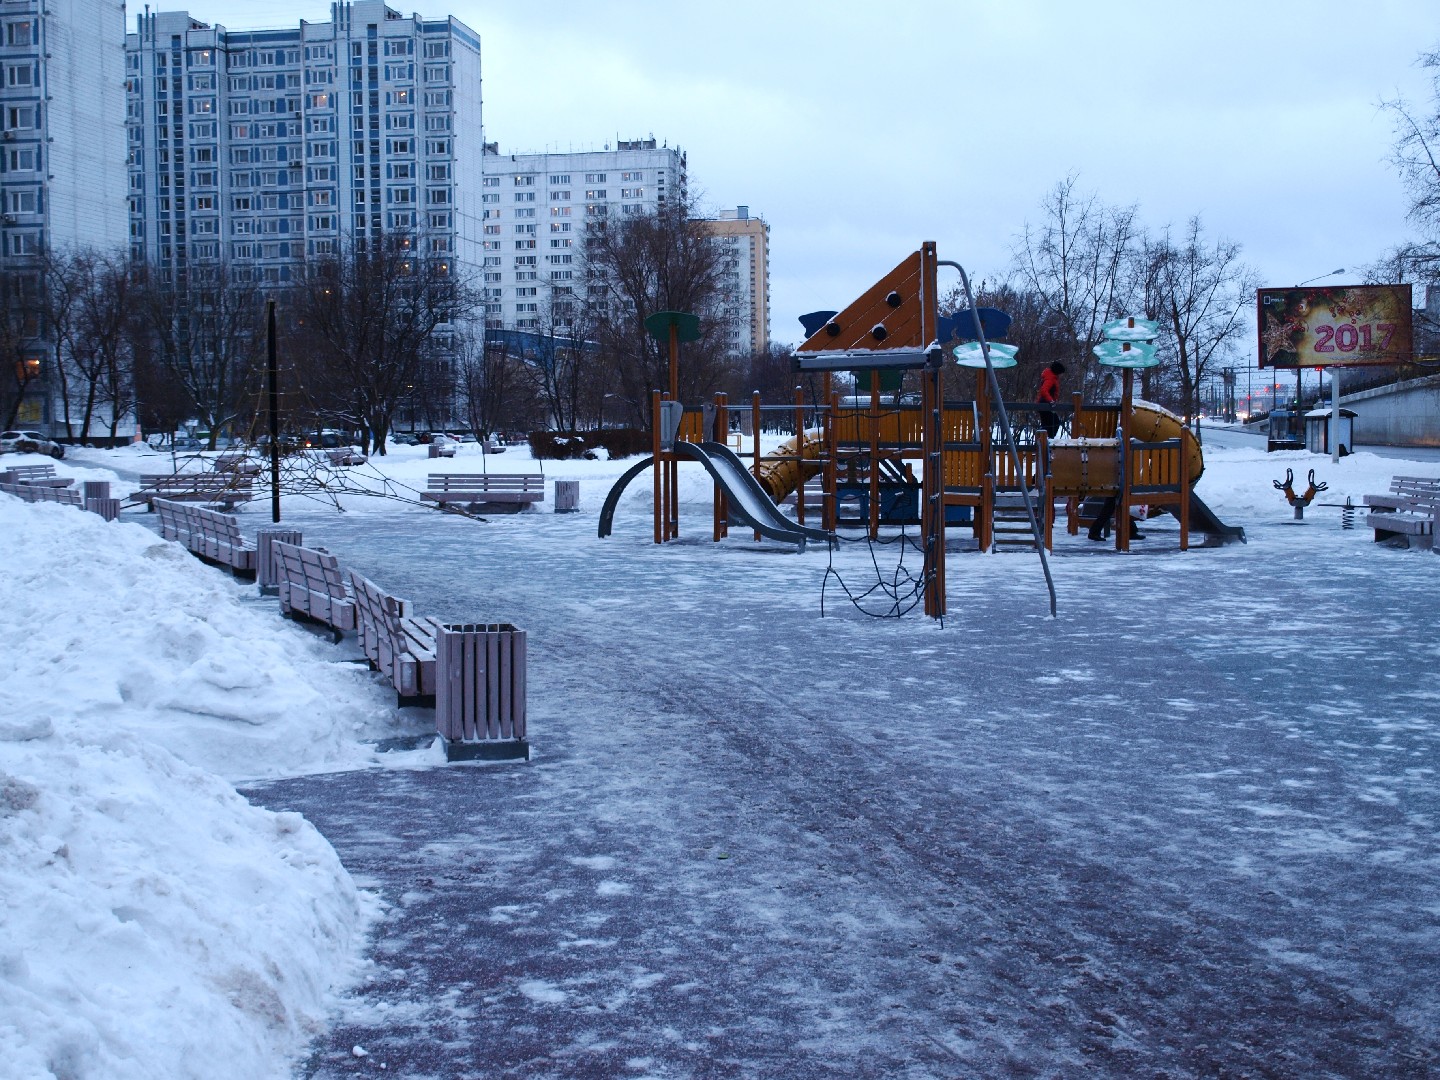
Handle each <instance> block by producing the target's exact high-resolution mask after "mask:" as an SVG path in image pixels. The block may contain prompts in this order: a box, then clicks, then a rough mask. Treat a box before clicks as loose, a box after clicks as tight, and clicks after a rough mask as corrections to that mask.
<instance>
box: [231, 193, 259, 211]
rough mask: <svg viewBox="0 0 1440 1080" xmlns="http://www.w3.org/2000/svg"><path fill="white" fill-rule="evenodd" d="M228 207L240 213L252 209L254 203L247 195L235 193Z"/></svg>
mask: <svg viewBox="0 0 1440 1080" xmlns="http://www.w3.org/2000/svg"><path fill="white" fill-rule="evenodd" d="M230 208H231V209H232V210H237V211H239V212H241V213H248V212H249V211H251V210H253V209H254V204H253V203H252V202H251V198H250V196H249V195H236V196H235V197H234V198H233V199H231V200H230Z"/></svg>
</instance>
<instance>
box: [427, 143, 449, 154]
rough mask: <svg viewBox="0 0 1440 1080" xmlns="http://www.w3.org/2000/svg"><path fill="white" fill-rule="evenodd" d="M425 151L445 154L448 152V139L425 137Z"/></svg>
mask: <svg viewBox="0 0 1440 1080" xmlns="http://www.w3.org/2000/svg"><path fill="white" fill-rule="evenodd" d="M425 152H426V153H427V154H430V155H432V156H435V155H445V154H449V153H450V140H449V139H426V140H425Z"/></svg>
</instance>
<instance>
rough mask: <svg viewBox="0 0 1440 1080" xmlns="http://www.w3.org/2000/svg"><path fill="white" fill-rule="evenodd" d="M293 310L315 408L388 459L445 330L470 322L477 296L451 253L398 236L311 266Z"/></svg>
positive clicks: (303, 375) (304, 379) (299, 361)
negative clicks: (406, 406)
mask: <svg viewBox="0 0 1440 1080" xmlns="http://www.w3.org/2000/svg"><path fill="white" fill-rule="evenodd" d="M292 303H293V307H294V315H295V318H296V322H297V326H298V328H299V330H300V333H301V339H302V341H303V342H304V343H305V345H304V349H303V351H302V352H301V353H300V354H299V355H298V356H297V357H296V360H295V363H296V365H297V369H298V371H299V374H300V382H301V383H302V385H304V386H305V387H306V391H307V393H308V394H309V396H310V399H311V401H312V402H313V403H314V405H315V407H316V408H317V409H318V410H319V411H320V412H321V413H322V414H323V415H327V416H330V417H332V418H333V419H334V420H335V421H337V422H338V423H341V424H343V425H344V426H346V427H350V428H359V429H361V431H362V432H363V435H362V440H363V442H364V443H365V449H366V450H367V451H369V450H372V449H373V451H374V452H375V453H379V454H384V453H385V440H386V436H387V435H388V434H389V431H390V427H391V424H392V423H393V421H394V418H395V416H396V413H397V411H398V410H399V409H400V407H401V404H402V403H403V402H404V401H405V400H406V399H407V397H408V396H409V395H410V394H412V393H413V391H414V388H415V384H416V381H417V379H419V378H420V377H421V376H422V375H423V374H424V371H425V365H426V364H427V362H429V361H430V360H431V359H433V358H434V356H435V355H436V353H437V351H438V350H439V345H438V344H437V338H438V336H439V333H440V331H441V329H442V328H443V327H445V326H447V325H448V324H450V323H453V322H458V321H460V319H461V318H462V317H463V316H467V315H468V313H469V311H470V309H471V308H472V307H473V297H472V295H471V290H470V289H469V287H468V286H467V284H466V283H465V282H464V280H463V279H462V278H461V276H460V274H459V273H458V271H457V269H456V267H455V266H454V264H453V262H452V260H451V258H450V257H449V256H448V255H442V254H435V253H430V252H426V251H423V250H422V249H421V245H419V244H417V243H416V242H415V238H414V237H413V236H411V235H410V234H408V233H390V234H387V235H385V236H383V237H381V238H380V239H378V240H372V241H361V242H351V243H349V244H347V245H346V246H345V247H344V248H343V249H342V250H341V251H340V252H339V253H338V254H336V255H333V256H330V257H326V258H321V259H318V260H315V261H313V262H311V263H310V264H309V265H308V266H307V267H306V271H305V277H304V280H303V281H301V282H300V283H299V284H298V285H296V286H295V287H294V288H293V295H292Z"/></svg>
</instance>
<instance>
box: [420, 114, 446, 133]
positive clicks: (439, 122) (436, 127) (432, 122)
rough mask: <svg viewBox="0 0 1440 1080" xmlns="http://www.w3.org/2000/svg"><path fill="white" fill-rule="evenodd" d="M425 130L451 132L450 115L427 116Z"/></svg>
mask: <svg viewBox="0 0 1440 1080" xmlns="http://www.w3.org/2000/svg"><path fill="white" fill-rule="evenodd" d="M425 130H426V131H449V130H450V117H449V115H448V114H444V113H442V114H440V115H436V116H427V117H425Z"/></svg>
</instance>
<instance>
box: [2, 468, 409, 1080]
mask: <svg viewBox="0 0 1440 1080" xmlns="http://www.w3.org/2000/svg"><path fill="white" fill-rule="evenodd" d="M0 536H4V537H5V571H4V573H3V575H0V610H4V611H5V612H6V615H7V620H6V621H7V630H8V646H9V648H8V649H7V656H6V659H5V662H4V664H5V677H4V679H3V680H0V896H3V897H4V904H3V906H0V1061H4V1062H7V1063H8V1064H7V1065H6V1066H5V1068H4V1070H3V1071H4V1072H5V1074H6V1075H12V1076H26V1077H29V1076H48V1075H52V1074H53V1075H56V1076H64V1077H77V1078H78V1077H97V1078H98V1077H105V1078H126V1077H154V1076H166V1077H188V1076H195V1077H214V1076H224V1075H254V1076H258V1075H281V1074H283V1073H284V1072H285V1070H286V1064H285V1063H286V1061H287V1060H288V1058H289V1057H291V1056H292V1055H294V1054H295V1053H296V1052H298V1051H299V1050H300V1049H301V1048H302V1047H303V1044H304V1041H305V1040H306V1039H307V1038H308V1037H309V1036H310V1035H312V1034H313V1032H314V1031H315V1030H316V1029H317V1027H318V1026H319V1025H320V1023H321V1022H322V1021H323V1017H324V1011H325V1008H326V1002H327V993H328V992H329V987H330V985H331V983H332V982H333V981H334V980H335V979H336V978H337V975H338V976H342V977H343V975H344V973H345V972H346V970H347V969H348V968H349V966H350V964H351V962H352V960H353V957H354V956H355V954H356V951H357V949H358V943H359V935H360V933H361V931H362V928H363V926H364V923H365V921H366V917H365V916H366V910H365V904H364V903H363V901H362V898H361V897H360V895H359V894H358V893H357V890H356V888H355V886H354V884H353V883H352V882H351V880H350V878H349V875H348V874H347V873H346V871H345V870H344V868H343V867H342V866H341V865H340V862H339V860H338V859H337V858H336V856H335V853H334V852H333V850H332V849H331V848H330V846H329V844H328V843H327V842H326V841H325V840H324V839H323V838H322V837H321V836H320V835H319V834H318V833H317V832H316V831H315V830H314V829H313V828H312V827H311V826H310V825H309V823H308V822H306V821H305V820H304V819H303V818H300V817H299V816H297V815H293V814H274V813H270V812H268V811H263V810H259V809H256V808H254V807H251V806H250V805H249V804H248V803H247V802H246V801H245V800H244V799H243V798H241V797H240V796H239V795H237V794H236V793H235V791H234V789H233V788H232V787H231V786H230V783H229V782H227V781H234V780H237V779H240V778H251V777H260V776H273V775H282V774H283V775H293V774H295V773H297V772H303V771H307V770H318V769H330V768H337V767H347V766H356V765H361V764H365V763H367V762H369V761H373V760H374V754H373V752H372V751H369V750H367V749H365V748H364V747H362V746H360V745H359V742H358V740H359V739H360V738H362V737H367V736H368V737H376V736H380V735H384V734H393V733H395V732H394V730H393V729H394V727H395V720H394V717H395V710H394V705H393V702H394V699H393V697H392V696H390V695H388V694H386V693H384V692H383V691H382V690H381V688H380V686H379V685H378V684H377V682H376V681H375V680H374V679H373V678H372V677H371V676H370V675H369V674H368V673H367V672H365V671H363V670H362V669H359V668H357V667H354V666H353V665H342V664H338V663H336V662H335V651H334V650H333V649H332V648H331V647H330V646H329V645H328V644H327V643H324V642H322V641H321V640H320V639H318V638H316V637H314V636H313V635H310V634H307V633H305V632H304V631H302V630H299V629H298V628H295V627H293V626H289V625H287V624H285V623H284V622H282V621H281V620H280V619H279V618H278V616H277V613H276V608H275V605H274V602H273V601H270V602H268V603H266V604H264V605H261V604H257V603H250V602H247V601H246V600H245V596H246V595H253V587H251V586H240V585H238V584H237V583H235V582H233V581H231V580H230V579H228V578H227V577H225V576H224V575H223V574H221V573H220V572H218V571H216V570H214V569H211V568H209V567H206V566H203V565H202V564H200V563H199V562H198V561H197V560H195V559H194V558H193V557H192V556H190V555H189V554H188V553H186V552H184V551H183V550H182V549H180V548H179V547H178V546H176V545H174V544H167V543H163V542H160V541H158V540H157V539H156V538H155V536H154V534H152V533H150V532H149V531H148V530H146V529H144V528H142V527H140V526H137V525H128V524H108V523H106V522H104V521H103V520H102V519H101V518H99V517H98V516H96V515H93V514H85V513H80V512H77V511H75V510H74V509H72V508H69V507H62V506H56V505H48V504H41V505H33V506H31V505H26V504H22V503H20V502H19V501H18V500H15V499H13V498H11V497H9V496H0ZM222 777H224V779H222Z"/></svg>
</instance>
